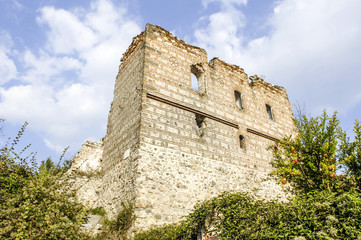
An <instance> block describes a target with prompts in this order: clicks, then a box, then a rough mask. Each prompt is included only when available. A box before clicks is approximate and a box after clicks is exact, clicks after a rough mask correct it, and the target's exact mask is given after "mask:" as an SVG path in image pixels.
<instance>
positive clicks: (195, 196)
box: [98, 24, 294, 231]
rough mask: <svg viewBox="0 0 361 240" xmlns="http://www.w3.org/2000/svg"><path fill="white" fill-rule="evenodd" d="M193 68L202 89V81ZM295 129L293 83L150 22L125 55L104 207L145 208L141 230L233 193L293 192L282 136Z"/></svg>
mask: <svg viewBox="0 0 361 240" xmlns="http://www.w3.org/2000/svg"><path fill="white" fill-rule="evenodd" d="M192 74H193V75H194V76H195V77H196V78H197V79H198V80H197V82H198V87H197V88H194V87H193V88H192V80H191V79H192V78H191V76H192ZM293 131H294V126H293V114H292V109H291V106H290V103H289V100H288V96H287V93H286V90H285V89H284V88H282V87H279V86H274V85H272V84H270V83H267V82H265V81H264V80H262V79H261V78H259V77H257V76H252V77H248V76H247V74H246V73H245V72H244V70H243V69H242V68H240V67H238V66H235V65H230V64H227V63H225V62H223V61H222V60H220V59H218V58H215V59H212V60H211V61H209V62H208V59H207V53H206V51H205V50H203V49H201V48H198V47H195V46H191V45H189V44H187V43H185V42H184V41H182V40H180V39H178V38H176V37H174V36H172V35H171V34H170V33H169V32H168V31H166V30H164V29H162V28H160V27H159V26H154V25H150V24H148V25H147V26H146V29H145V31H144V32H143V33H141V34H140V35H139V36H137V37H135V38H134V40H133V43H132V45H131V46H130V47H129V48H128V50H127V52H126V53H125V54H124V56H123V58H122V63H121V65H120V67H119V74H118V76H117V79H116V82H115V89H114V100H113V102H112V105H111V110H110V113H109V119H108V129H107V134H106V136H105V139H104V152H103V157H102V159H103V160H102V163H101V168H102V170H103V177H102V185H101V191H100V192H99V194H98V197H99V205H100V206H103V207H104V208H105V210H106V211H107V212H108V214H109V215H110V217H114V216H115V215H116V214H117V213H118V212H119V211H120V210H121V208H122V207H121V206H122V205H121V203H122V202H131V203H133V204H134V206H135V215H136V221H135V223H134V228H133V231H139V230H142V229H146V228H149V227H151V226H154V225H159V224H163V223H173V222H176V221H179V220H180V218H181V217H182V216H184V215H186V214H188V213H189V212H190V211H191V209H192V208H193V206H194V205H195V204H196V203H197V202H199V201H203V200H205V199H209V198H211V197H213V196H216V195H218V194H220V193H222V192H224V191H253V189H254V188H258V189H259V190H257V191H256V193H257V194H258V195H259V197H262V198H272V197H273V198H275V197H279V198H284V196H285V195H284V193H283V192H282V190H281V188H280V187H279V186H277V185H276V184H275V182H274V181H273V180H270V179H268V180H264V179H265V178H267V174H268V172H269V171H270V170H271V167H270V164H269V162H270V159H271V152H270V151H269V150H267V148H268V147H269V146H270V145H272V144H274V141H275V140H277V139H280V138H282V137H283V136H285V135H290V134H292V132H293Z"/></svg>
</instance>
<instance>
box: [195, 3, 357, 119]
mask: <svg viewBox="0 0 361 240" xmlns="http://www.w3.org/2000/svg"><path fill="white" fill-rule="evenodd" d="M223 3H224V4H228V5H229V4H230V3H229V1H223ZM232 3H233V1H231V4H232ZM234 9H236V10H234ZM246 10H247V9H246ZM237 11H238V12H240V11H241V10H240V8H239V7H237V6H236V5H235V4H233V8H231V7H227V8H221V10H220V11H219V12H218V13H214V14H212V15H210V16H209V17H208V20H209V24H208V25H207V27H206V29H207V31H205V32H207V36H204V35H202V34H199V32H201V33H202V31H203V30H202V29H197V30H196V31H195V37H196V38H197V41H198V42H199V43H200V44H202V47H204V48H205V49H207V51H208V53H209V55H210V57H214V56H219V57H221V58H223V59H224V60H226V61H228V62H230V63H235V64H237V65H239V66H241V67H244V68H245V70H246V72H247V73H250V74H254V73H257V74H263V75H265V76H266V77H267V79H266V80H267V81H270V82H272V83H276V84H280V85H283V86H285V87H286V88H287V90H288V93H289V96H290V98H291V99H292V100H294V101H296V100H297V101H298V102H301V103H303V102H305V103H306V108H307V111H310V112H313V113H315V112H316V113H319V111H320V110H322V109H323V108H329V109H337V110H339V111H341V112H344V113H346V112H347V110H348V109H351V108H353V107H355V105H357V104H360V100H361V99H360V93H359V92H360V91H359V89H361V81H360V79H361V70H360V66H361V58H360V54H361V25H360V24H359V23H360V22H361V15H360V14H359V12H360V11H361V2H360V1H358V0H345V1H336V0H332V1H330V0H318V1H313V0H305V1H297V0H283V1H279V2H278V4H277V6H276V7H275V9H274V13H272V14H271V17H270V18H269V22H268V23H266V24H269V26H270V27H271V31H270V33H269V34H268V35H264V36H263V37H260V38H258V39H253V40H251V41H248V42H246V41H245V38H244V37H243V31H244V24H245V21H242V20H241V19H238V20H237V21H235V20H234V19H236V14H235V12H237ZM217 14H219V16H220V17H217V16H218V15H217ZM202 21H203V20H202ZM225 33H226V34H225ZM226 35H227V36H228V38H227V37H224V36H226ZM230 38H231V39H230ZM214 40H216V41H215V42H214ZM217 49H221V51H219V50H217Z"/></svg>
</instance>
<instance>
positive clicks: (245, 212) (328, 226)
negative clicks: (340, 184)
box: [135, 191, 361, 240]
mask: <svg viewBox="0 0 361 240" xmlns="http://www.w3.org/2000/svg"><path fill="white" fill-rule="evenodd" d="M202 226H203V227H204V231H207V230H210V229H215V235H218V237H219V239H357V238H358V237H359V238H361V196H360V194H358V193H357V192H356V191H351V192H344V193H334V192H331V193H330V192H328V191H322V192H319V191H315V192H309V193H307V194H301V195H299V196H297V197H295V198H294V199H292V200H291V201H290V202H287V203H280V202H276V201H268V202H267V201H263V200H255V199H254V198H253V197H251V196H249V195H248V194H245V193H233V194H229V193H227V194H222V195H220V196H218V197H216V198H213V199H211V200H209V201H206V202H204V203H203V204H201V205H199V206H197V207H196V209H195V210H194V211H193V212H192V213H191V214H190V215H189V216H188V217H187V220H186V221H184V222H182V223H181V224H178V225H165V226H162V227H156V228H153V229H150V230H148V231H145V232H141V233H139V234H137V235H136V236H135V239H136V240H151V239H154V240H155V239H162V240H163V239H164V240H166V239H190V240H191V239H197V237H196V236H197V234H198V233H199V232H200V227H202Z"/></svg>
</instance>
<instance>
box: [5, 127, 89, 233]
mask: <svg viewBox="0 0 361 240" xmlns="http://www.w3.org/2000/svg"><path fill="white" fill-rule="evenodd" d="M25 126H26V124H24V126H23V128H22V129H21V131H20V132H19V134H18V136H17V137H16V138H15V139H14V140H13V141H12V143H11V144H10V145H9V144H7V145H6V146H5V147H3V148H1V149H0V238H1V239H85V238H86V236H85V234H83V233H82V232H81V231H80V226H81V224H82V223H84V222H85V215H86V211H85V209H84V208H83V206H82V205H80V204H78V203H76V201H74V200H75V198H74V197H75V196H74V193H73V192H72V191H70V186H69V185H67V182H66V181H64V180H63V179H61V176H62V174H61V173H62V171H57V173H55V172H54V171H49V169H47V168H46V167H41V168H39V169H38V168H37V166H36V161H35V157H34V154H30V155H29V156H30V157H29V156H27V157H22V154H23V153H24V151H21V152H20V153H17V152H16V151H15V146H16V144H17V143H18V142H19V140H20V137H21V136H22V134H23V132H24V130H25ZM27 148H28V147H26V148H25V149H24V150H26V149H27ZM48 163H49V162H48Z"/></svg>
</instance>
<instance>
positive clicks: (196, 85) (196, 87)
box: [191, 73, 199, 92]
mask: <svg viewBox="0 0 361 240" xmlns="http://www.w3.org/2000/svg"><path fill="white" fill-rule="evenodd" d="M191 80H192V89H194V90H196V91H197V92H198V91H199V83H198V78H197V76H196V75H195V74H193V73H192V74H191Z"/></svg>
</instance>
